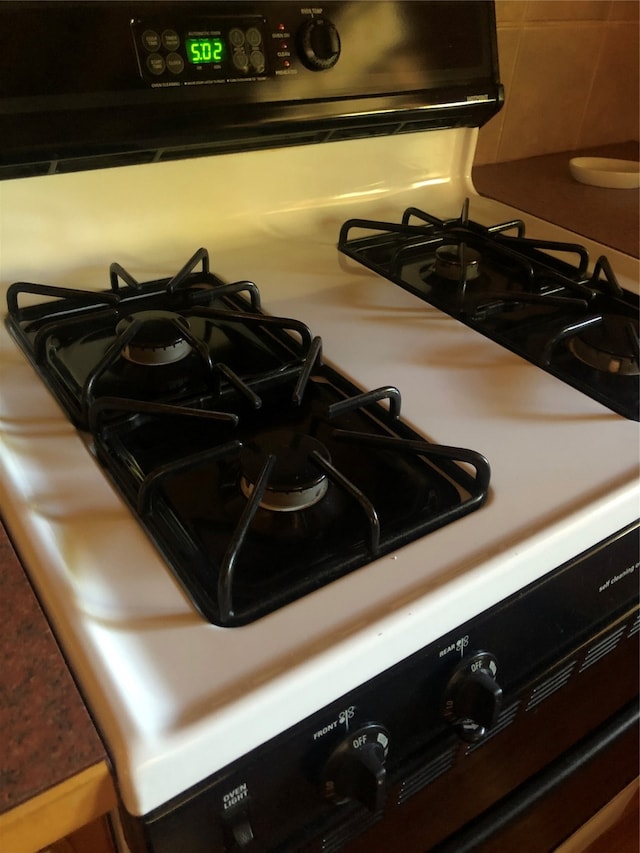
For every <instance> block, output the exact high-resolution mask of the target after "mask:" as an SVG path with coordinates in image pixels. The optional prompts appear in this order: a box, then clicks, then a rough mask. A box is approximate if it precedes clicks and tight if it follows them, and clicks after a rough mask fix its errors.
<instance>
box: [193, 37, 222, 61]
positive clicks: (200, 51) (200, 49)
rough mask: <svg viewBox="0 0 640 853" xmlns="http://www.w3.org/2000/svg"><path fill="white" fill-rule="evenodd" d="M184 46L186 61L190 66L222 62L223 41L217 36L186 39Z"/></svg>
mask: <svg viewBox="0 0 640 853" xmlns="http://www.w3.org/2000/svg"><path fill="white" fill-rule="evenodd" d="M184 45H185V48H186V50H187V59H188V60H189V62H190V63H191V64H192V65H204V64H205V63H210V62H222V60H223V59H224V47H225V46H224V41H223V40H222V39H221V38H218V37H217V36H214V37H211V36H207V37H206V38H187V39H185V42H184Z"/></svg>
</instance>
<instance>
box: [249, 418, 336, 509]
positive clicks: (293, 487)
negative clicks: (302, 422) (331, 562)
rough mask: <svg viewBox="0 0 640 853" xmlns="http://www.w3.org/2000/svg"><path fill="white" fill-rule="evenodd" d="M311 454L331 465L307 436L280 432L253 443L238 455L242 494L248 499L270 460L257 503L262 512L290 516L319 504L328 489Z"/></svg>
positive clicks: (320, 446) (321, 448)
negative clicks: (272, 458) (268, 472)
mask: <svg viewBox="0 0 640 853" xmlns="http://www.w3.org/2000/svg"><path fill="white" fill-rule="evenodd" d="M313 453H317V454H319V455H320V456H321V457H322V458H323V459H325V460H326V461H327V462H330V461H331V457H330V454H329V452H328V450H327V449H326V448H325V446H324V445H323V444H322V443H321V442H320V441H318V440H317V439H315V438H312V437H311V436H309V435H302V434H300V433H295V432H293V433H292V432H287V431H284V430H283V431H278V432H272V433H269V434H268V435H264V436H260V437H258V438H256V439H254V440H253V441H251V442H250V443H249V444H247V445H245V446H244V447H243V449H242V452H241V466H242V472H243V476H242V479H241V488H242V492H243V494H244V495H245V497H247V498H249V497H251V495H252V494H253V490H254V488H255V485H256V483H257V482H258V480H259V479H260V476H261V474H262V471H263V470H264V467H265V465H266V463H267V462H268V460H269V457H271V456H273V457H275V462H274V464H273V468H272V470H271V473H270V476H269V480H268V483H267V486H266V489H265V492H264V494H263V496H262V498H261V500H260V506H261V507H262V509H268V510H272V511H273V512H293V511H295V510H301V509H307V508H308V507H310V506H313V505H314V504H316V503H318V501H320V500H322V498H323V497H324V496H325V494H326V491H327V489H328V487H329V481H328V479H327V477H326V475H325V473H324V472H323V471H322V470H321V469H320V468H319V467H318V465H317V463H315V462H314V461H313V458H312V454H313Z"/></svg>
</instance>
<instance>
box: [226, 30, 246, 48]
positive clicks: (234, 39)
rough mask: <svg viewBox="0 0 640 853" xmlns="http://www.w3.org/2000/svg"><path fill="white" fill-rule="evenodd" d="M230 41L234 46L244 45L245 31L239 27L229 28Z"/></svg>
mask: <svg viewBox="0 0 640 853" xmlns="http://www.w3.org/2000/svg"><path fill="white" fill-rule="evenodd" d="M229 42H230V43H231V45H232V47H242V45H243V44H244V32H243V31H242V30H241V29H240V28H239V27H233V29H231V30H229Z"/></svg>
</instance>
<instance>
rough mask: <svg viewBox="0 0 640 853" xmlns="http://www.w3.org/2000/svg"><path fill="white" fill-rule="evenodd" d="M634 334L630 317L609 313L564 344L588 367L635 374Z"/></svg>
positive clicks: (637, 369)
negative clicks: (598, 322)
mask: <svg viewBox="0 0 640 853" xmlns="http://www.w3.org/2000/svg"><path fill="white" fill-rule="evenodd" d="M634 335H635V336H637V332H636V331H635V330H634V329H633V327H632V324H631V320H630V319H629V318H628V317H623V316H621V315H619V314H610V315H608V316H606V317H605V318H604V322H603V323H600V324H599V325H598V326H589V328H587V329H584V331H582V332H580V333H579V334H577V335H574V337H572V338H570V339H569V341H568V342H567V345H568V347H569V349H570V351H571V352H572V353H573V354H574V355H575V356H576V358H579V359H580V361H582V362H583V363H584V364H587V365H589V367H595V368H596V370H601V371H602V372H603V373H615V374H618V375H620V376H638V375H639V374H640V368H639V366H638V352H637V349H636V348H635V347H634V345H633V342H632V336H634Z"/></svg>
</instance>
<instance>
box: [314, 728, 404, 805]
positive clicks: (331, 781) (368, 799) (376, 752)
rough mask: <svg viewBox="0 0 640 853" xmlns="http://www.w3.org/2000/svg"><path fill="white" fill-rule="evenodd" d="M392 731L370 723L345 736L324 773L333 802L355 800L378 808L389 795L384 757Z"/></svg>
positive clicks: (326, 792)
mask: <svg viewBox="0 0 640 853" xmlns="http://www.w3.org/2000/svg"><path fill="white" fill-rule="evenodd" d="M388 744H389V733H388V732H387V730H386V729H385V728H383V727H382V726H380V725H378V724H376V723H368V724H367V725H366V726H362V727H361V728H359V729H357V730H356V731H354V732H352V733H351V734H350V735H349V736H348V737H346V738H345V739H344V740H343V741H342V742H341V743H340V744H339V745H338V746H337V747H336V749H335V750H334V751H333V752H332V753H331V756H330V757H329V760H328V761H327V763H326V765H325V767H324V771H323V774H322V784H323V791H324V795H325V797H327V799H330V800H332V801H333V802H334V803H345V802H347V801H349V800H356V801H357V802H359V803H362V805H363V806H366V807H367V808H368V809H370V810H371V811H372V812H377V811H379V810H380V809H381V808H382V807H383V805H384V800H385V795H386V787H387V786H386V781H387V778H386V777H387V774H386V769H385V760H386V757H387V750H388Z"/></svg>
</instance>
